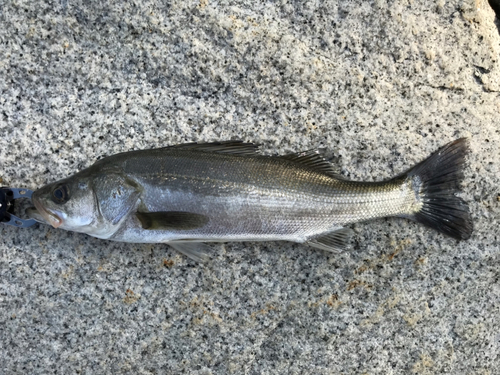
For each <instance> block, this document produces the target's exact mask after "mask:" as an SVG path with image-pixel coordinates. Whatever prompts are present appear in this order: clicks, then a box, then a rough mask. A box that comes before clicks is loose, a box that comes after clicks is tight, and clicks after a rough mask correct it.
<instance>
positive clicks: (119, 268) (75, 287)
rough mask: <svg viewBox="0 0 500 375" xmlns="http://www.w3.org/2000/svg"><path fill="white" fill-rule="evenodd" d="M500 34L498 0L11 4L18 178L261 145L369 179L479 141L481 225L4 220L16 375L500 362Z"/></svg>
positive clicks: (7, 81)
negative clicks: (224, 144) (448, 229)
mask: <svg viewBox="0 0 500 375" xmlns="http://www.w3.org/2000/svg"><path fill="white" fill-rule="evenodd" d="M499 52H500V37H499V34H498V29H497V27H496V24H495V15H494V12H493V11H492V9H491V8H490V7H489V5H488V2H487V1H486V0H477V1H473V0H468V1H444V0H439V1H430V0H429V1H395V2H393V1H385V0H377V1H370V2H368V1H361V0H359V1H324V2H323V1H309V2H296V1H288V0H282V1H268V2H255V1H248V0H247V1H232V2H227V1H218V2H214V1H212V0H200V1H172V2H161V1H148V0H146V1H140V2H139V1H137V2H128V1H126V2H101V1H70V0H60V1H37V2H34V1H26V0H19V1H6V0H3V1H1V2H0V135H1V136H0V176H1V178H2V179H3V182H2V183H3V184H4V185H8V186H14V187H28V188H36V187H39V186H41V185H43V184H45V183H47V182H51V181H54V180H56V179H59V178H63V177H65V176H67V175H69V174H72V173H74V172H76V171H77V170H79V169H81V168H84V167H86V166H88V165H90V164H91V163H93V161H94V160H96V158H97V157H98V156H100V155H109V154H112V153H115V152H120V151H126V150H132V149H142V148H150V147H158V146H163V145H171V144H177V143H181V142H190V141H214V140H227V139H243V140H245V141H253V142H257V143H262V144H263V146H262V149H263V152H266V153H269V154H276V153H286V152H292V151H300V150H306V149H311V148H315V147H326V148H328V150H329V151H328V153H327V156H328V158H329V159H330V160H331V161H332V162H333V163H334V164H335V165H337V166H338V170H339V172H340V173H342V174H343V175H344V176H346V177H347V178H351V179H359V180H381V179H384V178H388V177H390V176H393V175H395V174H398V173H400V172H402V171H404V170H405V169H407V168H408V167H410V166H411V165H413V164H415V163H416V162H418V161H420V160H422V159H423V158H424V157H426V156H427V155H429V154H430V153H431V152H432V151H434V150H436V149H437V148H438V147H439V146H441V145H443V144H445V143H446V142H448V141H451V140H453V139H456V138H459V137H469V138H470V140H471V155H470V158H469V166H468V167H467V169H466V172H465V174H466V178H465V181H464V184H463V195H462V196H463V198H464V199H465V200H467V201H468V202H469V204H470V208H471V212H472V215H473V218H474V226H475V231H474V234H473V236H472V238H471V239H470V240H469V241H466V242H456V241H455V240H452V239H449V238H446V237H444V236H442V235H441V234H438V233H436V232H434V231H431V230H429V229H426V228H424V227H422V226H419V225H417V224H415V223H411V222H408V221H405V220H397V219H386V220H378V221H374V222H368V223H361V224H356V225H353V226H352V228H353V229H354V231H355V236H354V238H353V240H352V241H353V245H352V250H350V251H349V252H345V253H342V254H338V255H335V254H329V253H325V252H322V251H317V250H313V249H310V248H308V247H305V246H301V245H295V244H290V243H228V244H220V245H219V244H216V245H212V247H213V262H212V264H208V265H206V266H203V265H198V264H196V263H194V262H193V261H191V260H189V259H187V258H186V257H183V256H180V255H179V254H177V253H176V252H175V251H174V250H172V249H170V248H169V247H168V246H166V245H154V246H149V245H147V246H146V245H137V244H118V243H111V242H107V241H100V240H97V239H93V238H90V237H87V236H85V235H80V234H75V233H69V232H64V231H62V230H55V229H52V228H50V227H48V226H42V225H39V226H36V227H33V228H30V229H24V230H21V229H15V228H9V227H5V226H1V228H0V236H1V237H0V373H2V374H37V373H43V374H49V373H59V374H76V373H80V374H99V373H114V374H118V373H134V374H177V373H189V374H231V373H234V374H410V373H418V374H443V373H445V374H481V375H486V374H498V373H499V369H500V356H499V353H500V286H499V274H500V271H499V265H500V249H499V248H500V246H499V237H498V226H499V221H500V220H499V217H500V208H499V205H500V195H499V194H500V190H499V186H500V175H499V155H500V154H499V143H498V142H499V141H500V133H499V129H500V128H499V123H498V115H499V112H500V98H499V91H500V66H499Z"/></svg>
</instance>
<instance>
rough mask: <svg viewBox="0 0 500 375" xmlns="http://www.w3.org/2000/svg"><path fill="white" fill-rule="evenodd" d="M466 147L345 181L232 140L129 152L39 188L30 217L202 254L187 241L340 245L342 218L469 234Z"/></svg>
mask: <svg viewBox="0 0 500 375" xmlns="http://www.w3.org/2000/svg"><path fill="white" fill-rule="evenodd" d="M467 150H468V147H467V142H466V140H463V139H462V140H457V141H455V142H452V143H450V144H448V145H446V146H444V147H443V148H442V149H441V150H440V151H439V152H437V153H435V154H433V155H432V156H430V157H429V158H428V159H427V160H425V161H423V162H422V163H420V164H418V165H417V166H415V167H414V168H412V169H410V170H409V171H408V172H407V173H405V174H403V175H400V176H398V177H395V178H393V179H391V180H388V181H384V182H357V181H348V180H345V179H343V178H342V177H339V176H338V175H336V174H335V173H334V172H333V170H332V167H331V165H330V164H329V163H328V162H326V161H325V160H323V159H322V158H321V156H320V155H319V154H318V153H317V152H314V151H306V152H302V153H297V154H292V155H285V156H274V157H273V156H263V155H259V154H258V153H257V152H256V150H255V147H254V146H253V145H250V144H246V143H241V142H235V141H230V142H221V143H212V144H199V145H198V144H187V145H179V146H173V147H165V148H161V149H153V150H140V151H132V152H126V153H122V154H117V155H113V156H109V157H106V158H104V159H101V160H99V161H98V162H96V163H95V164H94V165H93V166H91V167H89V168H87V169H85V170H83V171H81V172H79V173H77V174H75V175H74V176H71V177H69V178H68V179H65V180H62V181H59V182H56V183H53V184H49V185H47V186H45V187H43V188H42V189H39V190H37V191H36V192H35V193H34V194H33V201H34V203H35V206H36V207H37V209H38V211H36V212H33V217H34V218H37V219H38V220H39V221H43V222H48V223H52V224H53V225H54V226H61V227H62V228H64V229H68V230H75V231H79V232H83V233H87V234H90V235H93V236H95V237H99V238H106V239H111V240H115V241H124V242H141V243H155V242H166V243H170V244H172V245H174V246H177V247H176V248H179V247H182V248H183V250H181V251H183V252H185V253H186V254H188V255H189V256H191V257H193V258H195V259H198V258H200V256H199V255H196V254H197V250H195V248H194V247H191V248H189V247H188V245H187V244H188V243H196V242H210V241H266V240H286V241H293V242H299V243H303V242H307V243H309V244H311V245H312V246H316V247H319V248H322V249H325V250H333V249H338V248H342V247H343V244H344V243H345V240H346V233H347V230H345V229H343V227H344V226H345V225H348V224H350V223H354V222H359V221H366V220H370V219H375V218H380V217H388V216H400V217H406V218H410V219H413V220H416V221H420V222H422V223H424V224H426V225H429V226H431V227H434V228H435V229H438V230H440V231H442V232H444V233H446V234H448V235H451V236H453V237H455V238H467V237H468V236H470V233H471V231H472V224H471V220H470V216H469V213H468V209H467V206H466V204H465V202H463V200H461V199H460V198H457V197H456V196H455V192H456V191H457V189H458V183H459V181H460V179H461V178H462V171H461V170H462V165H463V163H464V158H465V154H466V152H467ZM436 166H439V167H441V169H440V168H436ZM82 186H83V188H82ZM85 187H86V188H85ZM66 195H68V196H66ZM61 197H62V198H64V199H65V201H64V202H58V200H60V199H62V198H61ZM54 223H55V224H54ZM180 243H183V245H182V246H181V245H180ZM193 246H194V245H193Z"/></svg>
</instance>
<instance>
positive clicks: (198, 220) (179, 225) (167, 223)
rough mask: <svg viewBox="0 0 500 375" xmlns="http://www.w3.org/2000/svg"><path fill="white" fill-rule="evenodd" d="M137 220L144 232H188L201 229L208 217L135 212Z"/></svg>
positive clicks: (163, 212) (170, 212)
mask: <svg viewBox="0 0 500 375" xmlns="http://www.w3.org/2000/svg"><path fill="white" fill-rule="evenodd" d="M135 215H136V217H137V219H139V221H140V222H141V225H142V228H143V229H146V230H190V229H196V228H201V227H203V226H204V225H206V224H207V223H208V221H209V218H208V216H205V215H201V214H195V213H192V212H182V211H161V212H137V213H136V214H135Z"/></svg>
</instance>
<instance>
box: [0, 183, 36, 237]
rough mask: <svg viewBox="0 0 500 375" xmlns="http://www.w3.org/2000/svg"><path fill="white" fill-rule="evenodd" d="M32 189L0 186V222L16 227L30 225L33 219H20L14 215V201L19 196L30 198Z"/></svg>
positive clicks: (32, 223) (33, 221) (33, 222)
mask: <svg viewBox="0 0 500 375" xmlns="http://www.w3.org/2000/svg"><path fill="white" fill-rule="evenodd" d="M32 194H33V191H31V190H28V189H16V188H8V187H2V188H0V222H1V223H3V224H7V225H12V226H14V227H18V228H27V227H31V226H32V225H34V224H35V223H36V221H35V220H34V219H21V218H19V217H17V216H15V215H14V202H15V200H16V199H19V198H28V199H31V195H32Z"/></svg>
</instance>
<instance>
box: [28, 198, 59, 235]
mask: <svg viewBox="0 0 500 375" xmlns="http://www.w3.org/2000/svg"><path fill="white" fill-rule="evenodd" d="M32 202H33V204H34V205H35V208H36V210H37V211H38V213H39V214H40V215H42V217H43V218H44V219H45V221H46V222H47V223H49V224H50V225H52V226H53V227H54V228H58V227H60V226H61V225H62V220H61V218H60V217H59V216H57V215H56V214H55V213H54V212H52V211H51V210H50V209H48V208H45V207H43V205H42V204H41V203H40V202H39V201H38V199H36V198H34V199H32ZM34 219H35V220H36V218H34Z"/></svg>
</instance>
